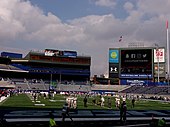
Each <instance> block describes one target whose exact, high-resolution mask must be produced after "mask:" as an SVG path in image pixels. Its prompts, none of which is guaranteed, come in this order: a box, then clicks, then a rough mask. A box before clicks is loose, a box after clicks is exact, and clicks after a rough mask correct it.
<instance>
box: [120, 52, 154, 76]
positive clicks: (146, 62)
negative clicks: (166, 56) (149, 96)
mask: <svg viewBox="0 0 170 127" xmlns="http://www.w3.org/2000/svg"><path fill="white" fill-rule="evenodd" d="M152 51H153V50H152V49H120V78H152V76H153V71H152V70H153V55H152Z"/></svg>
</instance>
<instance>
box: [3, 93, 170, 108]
mask: <svg viewBox="0 0 170 127" xmlns="http://www.w3.org/2000/svg"><path fill="white" fill-rule="evenodd" d="M93 98H94V97H88V102H87V107H84V103H83V99H84V96H78V97H77V109H109V108H108V104H107V98H108V97H105V105H104V106H103V107H101V106H100V105H94V104H93V103H92V100H93ZM95 98H96V100H99V98H100V97H99V96H97V97H95ZM110 98H111V102H112V109H114V110H118V108H116V107H115V98H114V97H110ZM65 100H66V96H64V95H59V94H57V95H55V96H54V98H53V99H48V98H46V99H44V97H43V96H39V97H38V99H37V100H36V102H34V101H33V100H32V97H31V95H30V94H18V95H13V96H12V97H9V98H8V99H6V100H5V101H3V102H1V103H0V107H8V108H13V107H16V108H54V109H55V108H62V107H63V104H64V103H65ZM126 103H127V109H128V110H170V103H168V102H162V101H153V100H136V102H135V107H134V108H132V105H131V100H126ZM35 104H36V106H35ZM42 105H45V106H42Z"/></svg>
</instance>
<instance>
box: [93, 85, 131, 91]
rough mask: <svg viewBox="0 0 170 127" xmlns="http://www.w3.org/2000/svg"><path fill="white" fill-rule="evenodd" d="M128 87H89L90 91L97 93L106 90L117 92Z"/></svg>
mask: <svg viewBox="0 0 170 127" xmlns="http://www.w3.org/2000/svg"><path fill="white" fill-rule="evenodd" d="M128 87H129V86H127V85H101V84H100V85H97V84H93V85H92V87H91V90H92V91H98V90H108V91H114V92H119V91H121V90H123V89H126V88H128Z"/></svg>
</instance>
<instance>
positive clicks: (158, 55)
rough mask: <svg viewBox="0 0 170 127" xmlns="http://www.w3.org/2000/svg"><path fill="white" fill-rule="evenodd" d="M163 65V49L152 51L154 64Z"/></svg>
mask: <svg viewBox="0 0 170 127" xmlns="http://www.w3.org/2000/svg"><path fill="white" fill-rule="evenodd" d="M157 62H160V63H163V62H165V49H164V48H159V49H154V63H157Z"/></svg>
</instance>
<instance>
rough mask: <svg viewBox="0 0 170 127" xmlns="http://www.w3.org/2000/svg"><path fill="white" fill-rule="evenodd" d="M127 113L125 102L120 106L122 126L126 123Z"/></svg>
mask: <svg viewBox="0 0 170 127" xmlns="http://www.w3.org/2000/svg"><path fill="white" fill-rule="evenodd" d="M126 111H127V105H126V102H125V101H123V103H122V104H121V105H120V122H121V123H122V124H125V123H126Z"/></svg>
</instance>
